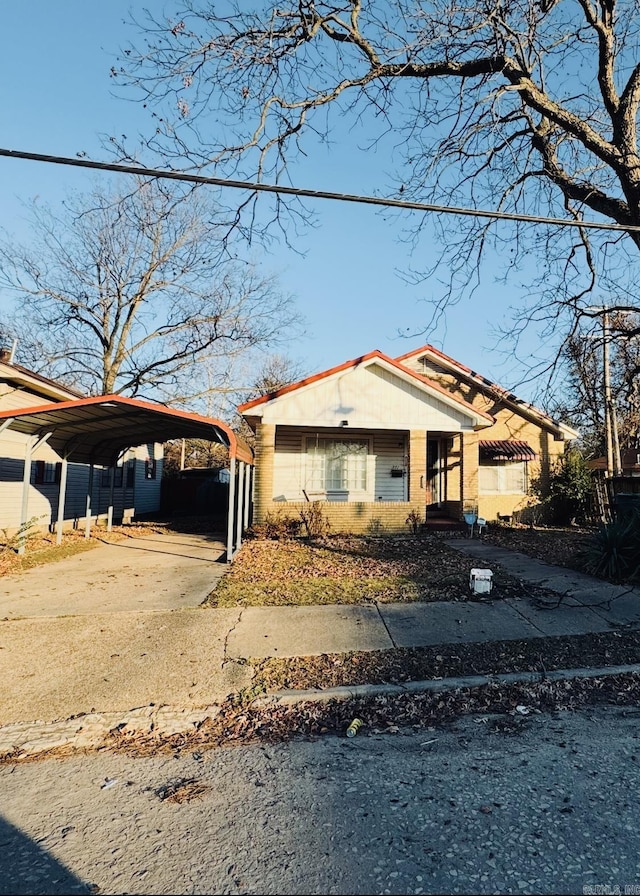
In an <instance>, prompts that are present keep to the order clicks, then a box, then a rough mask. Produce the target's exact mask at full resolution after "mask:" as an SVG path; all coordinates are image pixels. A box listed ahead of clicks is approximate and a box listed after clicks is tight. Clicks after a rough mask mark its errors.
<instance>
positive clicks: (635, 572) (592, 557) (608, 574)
mask: <svg viewBox="0 0 640 896" xmlns="http://www.w3.org/2000/svg"><path fill="white" fill-rule="evenodd" d="M582 562H583V568H584V571H585V572H587V573H589V574H590V575H593V576H599V577H600V578H603V579H608V580H609V581H611V582H639V581H640V515H638V514H637V513H635V514H632V515H630V516H628V517H624V518H622V519H618V520H615V521H614V522H612V523H601V524H600V526H599V527H598V530H597V532H596V533H595V535H594V536H593V538H592V539H591V541H590V543H589V545H588V547H587V549H586V550H585V551H584V552H583V554H582Z"/></svg>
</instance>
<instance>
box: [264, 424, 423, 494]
mask: <svg viewBox="0 0 640 896" xmlns="http://www.w3.org/2000/svg"><path fill="white" fill-rule="evenodd" d="M315 436H316V430H312V429H308V428H301V429H293V428H288V427H286V428H285V427H278V428H277V430H276V448H275V455H274V476H273V498H274V500H276V501H304V500H305V497H304V494H303V490H304V489H305V488H306V489H308V488H309V483H308V482H307V479H306V469H307V463H306V447H307V443H308V440H313V439H314V438H315ZM318 436H319V437H321V438H332V437H333V438H337V439H340V438H347V437H351V438H356V439H369V440H370V454H369V457H368V460H367V483H368V493H367V495H366V496H365V497H363V496H362V494H360V495H359V496H358V497H357V498H354V499H353V500H359V501H362V500H366V501H406V500H407V494H406V489H407V477H406V476H403V477H400V478H395V477H392V476H391V468H392V467H403V466H404V464H405V460H406V457H405V455H406V450H407V448H406V438H407V437H406V433H403V432H394V431H377V432H374V433H370V432H361V431H359V430H355V431H353V430H351V429H349V431H348V432H346V431H345V430H344V429H337V430H323V431H322V432H320V433H318Z"/></svg>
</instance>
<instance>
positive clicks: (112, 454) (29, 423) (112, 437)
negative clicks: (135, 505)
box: [0, 395, 253, 561]
mask: <svg viewBox="0 0 640 896" xmlns="http://www.w3.org/2000/svg"><path fill="white" fill-rule="evenodd" d="M5 429H10V430H13V431H15V432H19V433H21V434H22V435H24V436H25V439H26V441H25V456H24V473H23V485H22V506H21V513H20V522H21V526H24V525H26V523H27V520H28V519H29V485H30V479H31V459H32V456H33V454H34V452H35V451H36V450H37V448H38V447H39V446H41V445H43V444H44V443H47V444H48V445H49V446H50V447H51V448H53V450H54V451H55V452H56V453H57V454H58V455H59V456H60V457H61V459H62V465H61V467H62V468H61V475H60V490H59V494H58V519H57V522H56V542H57V544H60V543H61V541H62V528H63V524H64V505H65V492H66V485H67V464H68V463H69V461H72V462H73V463H79V464H86V465H88V467H89V483H88V486H87V497H86V513H85V537H86V538H89V535H90V533H91V494H92V485H93V473H94V467H95V465H96V464H97V465H101V466H105V467H111V468H113V467H115V465H116V464H117V462H118V460H119V459H120V458H121V457H122V456H123V455H124V453H125V452H126V451H128V450H129V449H130V448H135V447H136V446H138V445H141V444H143V443H145V442H167V441H169V440H170V439H180V438H182V439H184V438H194V439H206V440H207V441H210V442H219V443H220V444H222V445H224V446H225V447H226V448H227V449H228V451H229V467H230V469H229V472H230V474H231V480H230V483H229V505H228V519H227V560H228V561H230V560H231V559H232V558H233V555H234V553H235V552H236V551H237V549H238V548H239V547H240V544H241V542H242V533H243V531H244V530H245V529H246V528H247V526H248V525H249V521H250V514H251V502H252V486H253V475H252V474H253V451H252V449H251V448H250V447H249V446H248V445H247V444H246V443H245V442H243V441H242V440H241V439H238V437H237V436H236V434H235V433H234V432H233V431H232V429H231V428H230V427H229V426H228V425H227V424H226V423H223V422H221V421H220V420H216V419H214V418H213V417H202V416H200V415H199V414H191V413H188V412H186V411H177V410H174V409H172V408H168V407H166V406H165V405H160V404H152V403H150V402H144V401H139V400H137V399H135V398H124V397H122V396H121V395H99V396H95V397H92V398H83V399H80V400H78V401H66V402H61V403H59V404H47V405H42V406H39V407H32V408H24V409H20V410H11V411H2V412H0V432H2V431H3V430H5ZM111 496H113V476H112V485H111ZM110 504H111V505H112V504H113V498H112V497H111V500H110ZM112 510H113V507H112V506H110V508H109V517H108V519H109V525H110V523H111V516H112ZM21 549H22V550H24V546H22V547H21Z"/></svg>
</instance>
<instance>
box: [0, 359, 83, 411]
mask: <svg viewBox="0 0 640 896" xmlns="http://www.w3.org/2000/svg"><path fill="white" fill-rule="evenodd" d="M0 381H2V382H5V383H12V384H14V385H15V386H17V387H20V388H23V389H28V390H30V391H32V392H35V393H36V394H37V395H42V396H43V397H45V398H52V399H54V400H57V401H65V400H68V399H73V398H84V397H85V393H84V392H79V391H78V390H77V389H73V388H71V386H65V385H64V384H63V383H59V382H57V381H56V380H52V379H49V378H48V377H46V376H42V374H41V373H36V372H35V371H33V370H29V368H28V367H22V365H21V364H13V363H12V362H10V361H8V360H5V359H4V358H2V357H0Z"/></svg>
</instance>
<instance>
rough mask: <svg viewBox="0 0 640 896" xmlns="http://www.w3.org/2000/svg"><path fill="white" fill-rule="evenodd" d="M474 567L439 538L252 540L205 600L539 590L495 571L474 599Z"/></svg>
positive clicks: (458, 596) (241, 602) (285, 601)
mask: <svg viewBox="0 0 640 896" xmlns="http://www.w3.org/2000/svg"><path fill="white" fill-rule="evenodd" d="M475 562H476V561H474V560H473V559H472V558H470V557H467V556H464V555H463V554H462V553H460V552H458V551H455V550H453V549H452V548H450V547H449V546H448V545H446V544H444V543H443V541H442V539H441V538H439V537H438V536H435V535H431V534H428V533H418V534H417V535H410V534H404V535H385V536H378V537H372V536H366V535H344V534H341V535H331V536H327V537H325V538H323V539H319V540H318V541H315V542H311V543H309V542H307V541H304V540H302V539H282V540H279V541H274V540H273V539H267V538H251V539H249V540H247V541H245V542H244V544H243V545H242V547H241V548H240V550H239V551H238V553H237V554H236V556H235V559H234V562H233V565H232V567H231V569H230V570H229V572H228V573H227V575H225V577H224V578H223V580H222V581H221V582H220V584H219V585H218V587H217V588H216V590H215V591H214V592H213V593H212V594H211V595H210V596H209V598H208V599H207V601H206V605H208V606H211V607H235V606H309V605H317V604H336V603H340V604H362V603H367V602H372V601H375V602H377V603H390V602H396V603H400V602H401V603H405V602H410V601H443V600H446V601H470V600H476V601H477V600H487V599H490V600H500V599H504V598H507V597H511V598H518V597H524V596H525V594H527V595H528V594H531V593H532V592H539V593H540V596H541V597H544V596H547V595H549V594H550V592H548V591H546V590H545V589H542V588H532V587H531V586H530V585H529V586H527V587H526V589H525V588H524V586H523V585H522V583H521V582H519V581H518V580H517V579H515V578H513V577H512V576H510V575H509V574H508V573H506V572H505V571H504V570H502V569H500V568H498V567H496V569H495V573H494V579H493V589H492V592H491V595H490V597H489V596H488V595H475V594H472V593H471V591H470V589H469V574H470V571H471V569H472V568H473V567H474V564H475Z"/></svg>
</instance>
